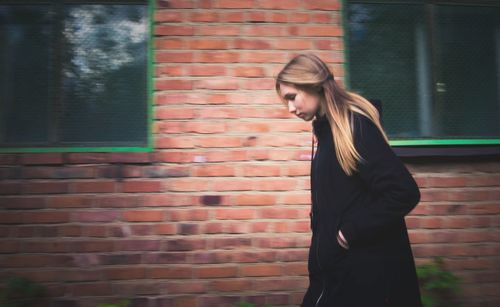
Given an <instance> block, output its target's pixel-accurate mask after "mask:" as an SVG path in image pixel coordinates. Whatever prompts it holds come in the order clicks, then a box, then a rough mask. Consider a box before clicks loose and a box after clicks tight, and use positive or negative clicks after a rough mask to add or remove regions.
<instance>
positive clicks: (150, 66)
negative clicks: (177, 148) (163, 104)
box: [146, 0, 156, 151]
mask: <svg viewBox="0 0 500 307" xmlns="http://www.w3.org/2000/svg"><path fill="white" fill-rule="evenodd" d="M155 3H156V1H155V0H148V8H149V14H148V25H149V34H148V72H147V83H148V84H147V88H148V98H147V99H148V148H147V150H146V151H153V150H154V137H153V123H154V122H153V104H154V101H153V99H154V98H153V94H154V92H153V90H154V88H153V78H154V67H153V62H154V59H153V57H154V53H153V48H154V16H155V15H154V14H155V10H156V6H155Z"/></svg>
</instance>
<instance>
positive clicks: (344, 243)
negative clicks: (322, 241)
mask: <svg viewBox="0 0 500 307" xmlns="http://www.w3.org/2000/svg"><path fill="white" fill-rule="evenodd" d="M337 242H339V244H340V246H342V247H343V248H344V249H349V243H347V240H346V239H345V237H344V235H343V234H342V231H341V230H340V229H339V231H338V233H337Z"/></svg>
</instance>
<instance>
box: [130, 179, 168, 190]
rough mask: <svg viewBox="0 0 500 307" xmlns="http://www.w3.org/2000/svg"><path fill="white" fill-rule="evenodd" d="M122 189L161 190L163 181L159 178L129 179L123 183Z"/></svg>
mask: <svg viewBox="0 0 500 307" xmlns="http://www.w3.org/2000/svg"><path fill="white" fill-rule="evenodd" d="M121 190H122V192H125V193H138V192H143V193H144V192H161V191H162V190H163V188H162V182H161V181H158V180H127V181H123V182H122V183H121Z"/></svg>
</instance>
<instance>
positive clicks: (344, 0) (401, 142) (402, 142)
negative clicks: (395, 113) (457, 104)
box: [340, 0, 500, 146]
mask: <svg viewBox="0 0 500 307" xmlns="http://www.w3.org/2000/svg"><path fill="white" fill-rule="evenodd" d="M340 2H341V6H342V8H341V14H342V32H343V33H344V35H343V43H344V65H343V66H344V84H345V88H346V89H347V90H352V89H351V74H350V71H349V63H350V53H349V51H350V50H349V49H350V48H349V20H348V16H347V15H348V14H347V5H348V0H340ZM389 144H390V145H391V146H422V145H486V144H498V145H500V139H395V140H389Z"/></svg>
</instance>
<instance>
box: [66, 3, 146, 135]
mask: <svg viewBox="0 0 500 307" xmlns="http://www.w3.org/2000/svg"><path fill="white" fill-rule="evenodd" d="M146 13H147V12H146V7H145V6H143V5H68V6H66V9H65V15H64V36H63V37H64V45H65V48H64V54H63V75H64V78H63V84H64V85H63V96H64V102H65V109H64V117H63V118H64V120H63V128H62V131H63V141H64V142H65V143H72V142H77V143H80V142H95V143H99V142H102V143H103V145H105V144H106V143H107V142H109V141H114V144H119V143H120V142H122V143H123V144H126V143H127V142H135V143H136V142H137V141H144V140H145V139H146V136H147V122H146V120H147V113H146V112H147V108H146V104H145V103H144V102H145V101H146V100H147V88H146V69H147V65H146V61H145V59H146V53H147V48H146V41H147V27H146V25H147V22H146ZM139 105H140V106H144V107H142V108H138V107H137V106H139Z"/></svg>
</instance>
